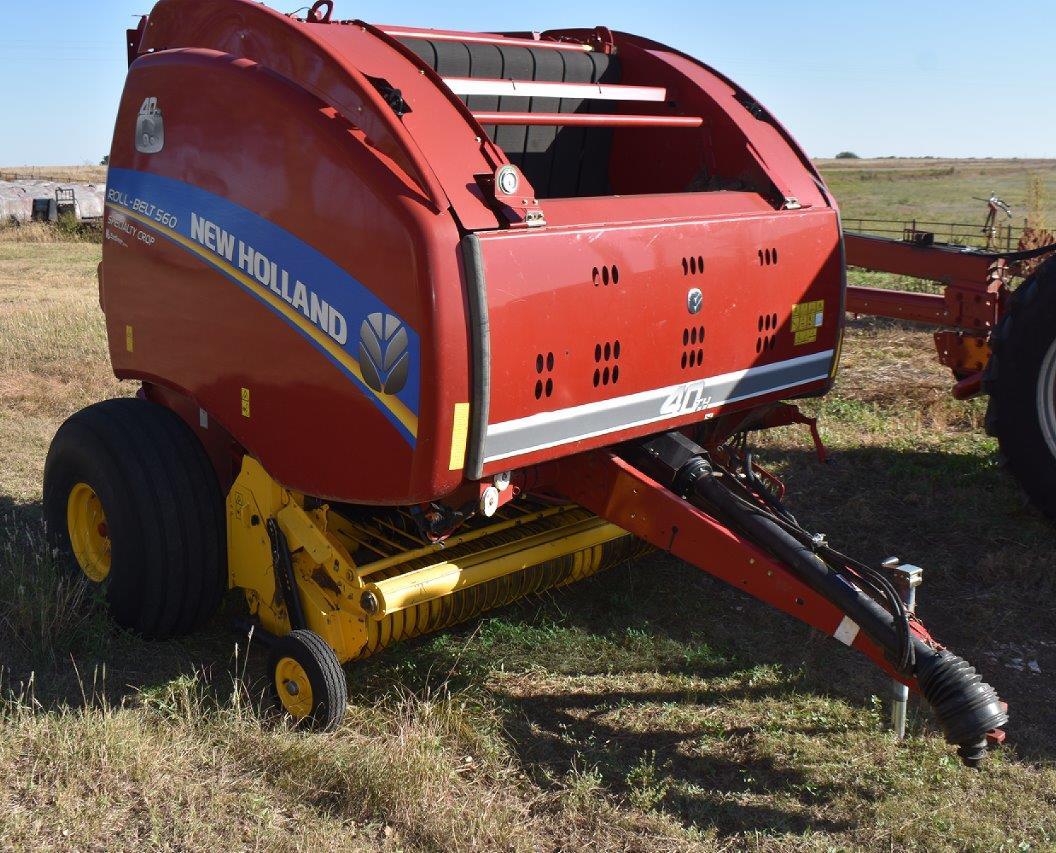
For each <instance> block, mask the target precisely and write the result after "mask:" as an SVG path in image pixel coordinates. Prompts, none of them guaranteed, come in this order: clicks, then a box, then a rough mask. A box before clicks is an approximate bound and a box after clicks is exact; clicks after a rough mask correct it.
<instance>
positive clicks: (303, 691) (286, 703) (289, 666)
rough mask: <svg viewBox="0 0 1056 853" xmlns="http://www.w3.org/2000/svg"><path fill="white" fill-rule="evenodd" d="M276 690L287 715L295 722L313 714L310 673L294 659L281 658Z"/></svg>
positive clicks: (313, 704)
mask: <svg viewBox="0 0 1056 853" xmlns="http://www.w3.org/2000/svg"><path fill="white" fill-rule="evenodd" d="M275 690H276V692H277V693H278V694H279V701H280V702H281V703H282V707H283V708H285V709H286V711H287V713H289V715H290V716H291V717H293V718H294V719H295V720H303V719H304V718H305V717H307V716H308V715H309V714H311V713H312V709H313V708H314V706H315V703H314V701H313V699H312V685H311V684H310V683H309V681H308V673H306V672H305V671H304V667H303V666H301V665H300V664H299V663H298V662H297V661H296V660H294V659H293V658H280V660H279V662H278V664H277V665H276V667H275Z"/></svg>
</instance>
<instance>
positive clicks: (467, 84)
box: [444, 77, 667, 102]
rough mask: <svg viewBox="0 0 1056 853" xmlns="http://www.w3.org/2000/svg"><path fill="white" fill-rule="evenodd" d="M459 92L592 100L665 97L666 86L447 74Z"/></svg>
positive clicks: (451, 86) (635, 99)
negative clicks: (486, 77)
mask: <svg viewBox="0 0 1056 853" xmlns="http://www.w3.org/2000/svg"><path fill="white" fill-rule="evenodd" d="M444 82H445V83H446V84H447V87H448V88H449V89H450V90H451V91H452V92H454V93H455V94H456V95H498V96H499V97H519V98H532V97H535V98H586V99H590V100H592V101H656V102H660V101H665V100H667V90H666V89H661V88H658V87H656V86H620V85H617V84H613V83H547V82H542V81H538V80H482V79H479V78H470V77H445V78H444Z"/></svg>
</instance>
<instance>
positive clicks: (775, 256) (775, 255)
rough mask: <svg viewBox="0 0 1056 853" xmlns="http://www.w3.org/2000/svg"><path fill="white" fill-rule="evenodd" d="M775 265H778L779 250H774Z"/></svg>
mask: <svg viewBox="0 0 1056 853" xmlns="http://www.w3.org/2000/svg"><path fill="white" fill-rule="evenodd" d="M774 263H775V264H776V263H777V249H774Z"/></svg>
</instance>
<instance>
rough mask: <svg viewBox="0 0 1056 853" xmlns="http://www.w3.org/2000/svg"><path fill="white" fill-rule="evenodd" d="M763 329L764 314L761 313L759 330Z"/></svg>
mask: <svg viewBox="0 0 1056 853" xmlns="http://www.w3.org/2000/svg"><path fill="white" fill-rule="evenodd" d="M762 330H763V315H762V314H760V315H759V331H760V332H761V331H762Z"/></svg>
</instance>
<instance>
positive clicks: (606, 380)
mask: <svg viewBox="0 0 1056 853" xmlns="http://www.w3.org/2000/svg"><path fill="white" fill-rule="evenodd" d="M601 384H602V385H608V384H609V368H607V367H606V368H605V369H604V370H603V371H602V372H601Z"/></svg>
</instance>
